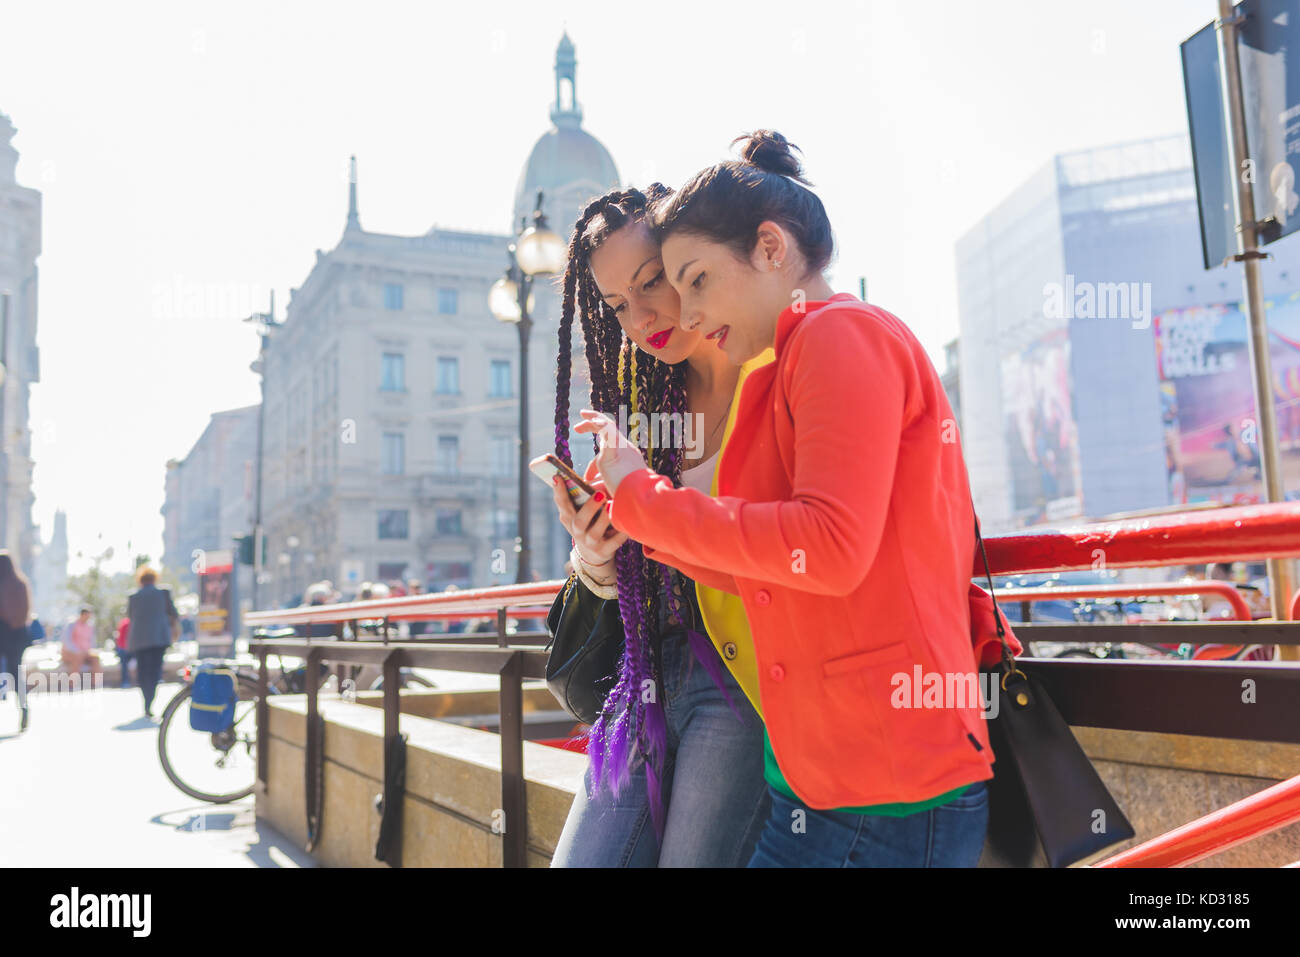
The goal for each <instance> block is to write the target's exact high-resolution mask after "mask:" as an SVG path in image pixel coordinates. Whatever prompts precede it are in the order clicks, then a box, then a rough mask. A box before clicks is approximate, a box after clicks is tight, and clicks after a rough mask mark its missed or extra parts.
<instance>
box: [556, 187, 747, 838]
mask: <svg viewBox="0 0 1300 957" xmlns="http://www.w3.org/2000/svg"><path fill="white" fill-rule="evenodd" d="M670 192H671V191H670V190H668V189H667V188H666V187H664V186H663V185H661V184H659V183H653V184H651V185H650V186H649V187H647V189H646V190H645V191H644V192H642V191H641V190H637V189H625V190H613V191H611V192H609V193H606V194H605V195H604V196H601V197H599V198H598V199H595V200H593V201H592V202H591V203H589V204H588V205H587V207H586V209H584V210H583V212H582V215H581V216H580V217H579V218H578V221H577V223H576V224H575V225H574V227H573V236H572V239H571V240H570V242H569V256H568V266H567V267H566V269H565V272H564V281H563V287H562V289H563V292H562V300H561V312H560V330H559V332H560V343H559V355H558V356H557V360H556V370H557V371H556V389H555V454H556V455H557V456H558V457H559V458H560V459H562V460H563V461H564V462H565V463H566V464H568V465H572V464H573V457H572V455H571V454H570V451H569V423H570V419H569V390H570V380H571V375H572V366H573V318H574V315H575V313H579V314H580V315H581V323H582V335H583V339H584V341H585V343H586V353H587V367H588V369H589V370H590V373H591V407H592V408H593V409H596V410H597V411H600V412H604V413H607V414H609V415H611V416H614V417H615V418H617V417H618V413H619V408H620V406H621V407H623V408H625V409H626V410H627V415H628V418H629V420H630V419H631V416H632V414H633V413H636V412H640V413H641V414H642V415H643V416H647V417H648V416H649V415H651V414H654V413H676V414H678V415H680V416H682V417H683V418H682V419H681V421H685V419H684V417H685V415H686V414H687V406H686V368H685V363H678V364H677V365H675V366H672V365H668V364H666V363H664V362H661V361H659V360H658V359H657V358H655V357H654V356H651V355H648V354H647V353H644V352H642V351H640V350H639V349H637V347H636V345H635V344H634V343H633V342H632V340H631V339H628V338H627V337H625V336H624V334H623V330H622V329H621V328H620V327H619V324H618V317H617V316H616V315H615V314H614V310H613V309H612V308H611V307H610V306H609V305H608V304H607V303H606V302H605V301H604V299H602V298H601V295H600V290H599V289H598V288H597V286H596V282H595V279H594V278H593V277H592V274H591V254H592V252H593V251H594V250H596V249H597V248H599V247H600V245H601V244H602V243H603V242H604V241H605V240H606V239H608V238H609V236H611V235H612V234H613V233H615V232H616V231H617V230H619V229H621V228H622V227H623V226H625V225H627V224H628V223H632V222H636V221H638V220H642V219H643V218H644V217H645V215H646V210H647V207H648V206H649V205H650V204H652V203H655V202H657V201H658V200H660V199H662V198H664V197H666V196H668V195H669V193H670ZM668 421H672V420H668ZM593 443H596V444H598V442H597V439H596V437H594V436H593ZM683 454H684V452H683V450H682V449H680V448H673V447H672V444H671V443H669V444H668V445H667V446H666V447H663V448H658V447H652V448H650V449H649V451H648V454H647V456H646V464H647V465H649V466H650V468H651V469H653V470H654V471H656V472H658V473H659V474H660V475H666V476H668V477H670V478H671V479H672V481H673V484H674V485H680V484H681V469H682V457H683ZM614 568H615V571H616V573H617V575H618V602H619V611H620V613H621V617H622V619H623V633H624V649H623V660H622V663H621V665H620V667H619V674H618V676H617V677H618V680H617V682H616V683H615V685H614V688H613V690H612V691H610V693H609V696H608V697H607V698H606V700H605V706H604V709H603V710H602V712H601V716H600V718H599V720H597V722H596V723H595V724H594V725H593V726H592V729H591V734H590V738H589V740H588V745H587V753H588V755H589V756H590V758H591V769H592V786H593V789H594V790H595V791H599V790H600V789H601V788H602V787H603V786H605V785H606V784H608V785H609V786H610V788H611V790H613V792H614V793H615V794H617V793H618V792H619V791H620V790H621V789H622V787H623V786H624V785H625V784H626V783H627V779H628V772H629V769H630V763H631V758H632V757H633V754H636V755H639V756H640V757H641V758H643V759H644V761H645V767H646V789H647V791H648V792H649V798H650V811H651V817H652V818H653V820H654V824H655V831H656V834H657V835H658V836H659V837H660V838H662V837H663V825H664V821H663V816H664V815H663V796H662V780H663V769H664V760H665V757H666V752H667V724H666V722H665V717H664V709H663V702H662V701H661V698H662V695H663V682H662V675H661V670H660V667H659V664H658V660H659V646H660V634H659V619H660V608H661V604H662V603H663V602H665V601H666V602H667V619H668V622H669V625H670V627H673V626H676V627H680V628H682V629H684V630H685V631H686V632H687V636H688V640H689V643H690V646H691V649H692V651H693V652H694V654H695V657H696V659H697V660H699V661H700V663H701V664H702V665H703V666H704V667H705V669H706V670H707V671H708V673H709V675H710V677H712V678H713V681H714V683H715V684H716V685H717V686H718V687H719V688H720V689H722V693H723V695H724V697H725V698H726V699H727V702H728V704H731V705H732V710H733V711H734V710H735V705H734V703H733V702H732V701H731V696H730V694H729V693H728V692H727V689H726V687H725V685H724V684H723V677H722V666H721V662H720V661H719V659H718V656H717V654H716V652H714V650H713V648H712V646H711V644H710V642H709V639H708V638H707V637H706V636H705V635H703V634H701V633H700V632H698V631H696V630H695V629H694V628H692V627H691V621H690V616H689V615H688V613H687V612H686V610H685V608H684V607H683V599H682V595H681V589H682V580H681V575H680V573H679V572H677V571H675V570H674V569H672V568H669V567H668V566H667V565H661V564H660V563H658V562H655V561H652V560H650V559H647V558H646V557H645V555H644V553H643V551H642V549H641V545H640V544H639V543H637V542H634V541H630V540H629V541H627V542H625V543H624V544H623V545H622V546H620V547H619V549H618V551H617V552H616V553H615V555H614ZM647 699H648V700H647ZM736 713H737V715H739V712H736Z"/></svg>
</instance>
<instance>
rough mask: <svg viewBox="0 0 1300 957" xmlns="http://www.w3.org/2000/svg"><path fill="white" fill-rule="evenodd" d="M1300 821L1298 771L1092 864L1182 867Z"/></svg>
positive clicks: (1099, 865) (1103, 865) (1299, 782)
mask: <svg viewBox="0 0 1300 957" xmlns="http://www.w3.org/2000/svg"><path fill="white" fill-rule="evenodd" d="M1296 821H1300V775H1297V776H1296V777H1293V778H1291V779H1290V780H1287V781H1282V782H1280V783H1278V784H1275V785H1273V786H1272V787H1271V788H1265V789H1264V790H1263V791H1260V792H1259V793H1258V794H1252V795H1251V796H1250V797H1248V798H1243V799H1242V800H1240V801H1238V802H1236V803H1235V804H1229V805H1228V806H1227V807H1225V808H1222V809H1220V810H1218V811H1215V812H1213V813H1212V814H1207V815H1205V817H1202V818H1197V819H1196V820H1195V821H1192V822H1190V823H1188V824H1184V825H1183V826H1182V827H1176V828H1174V829H1173V830H1172V831H1169V832H1168V833H1167V834H1161V835H1160V836H1159V837H1155V838H1152V839H1151V840H1149V841H1147V842H1146V843H1144V844H1139V845H1138V846H1137V847H1130V848H1129V849H1128V850H1127V851H1121V852H1120V853H1119V854H1116V855H1115V856H1114V857H1108V858H1107V859H1106V860H1104V861H1100V862H1098V863H1096V864H1094V865H1093V867H1186V866H1187V865H1188V864H1194V863H1196V862H1197V861H1199V860H1202V859H1204V858H1207V857H1210V856H1211V855H1214V854H1218V853H1220V852H1221V851H1226V850H1228V848H1230V847H1236V846H1237V845H1238V844H1241V843H1244V842H1245V841H1249V840H1250V839H1251V838H1253V837H1259V836H1260V835H1261V834H1267V833H1269V832H1270V831H1276V830H1278V829H1279V828H1283V827H1286V826H1287V825H1288V824H1293V823H1295V822H1296Z"/></svg>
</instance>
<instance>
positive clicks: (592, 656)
mask: <svg viewBox="0 0 1300 957" xmlns="http://www.w3.org/2000/svg"><path fill="white" fill-rule="evenodd" d="M546 629H547V631H549V632H550V633H551V641H550V643H549V644H548V645H547V646H546V647H547V650H548V651H549V652H550V654H549V656H548V657H547V659H546V686H547V687H548V688H550V689H551V694H553V695H555V700H556V701H558V702H559V703H560V707H562V708H563V709H564V710H565V711H566V712H568V713H569V714H570V715H572V716H573V717H574V718H576V719H577V720H579V721H581V722H582V723H583V724H594V723H595V722H596V719H597V718H599V717H600V712H601V709H602V708H603V707H604V705H605V699H606V698H607V697H608V696H609V693H610V691H611V690H612V689H613V687H614V684H615V682H616V681H617V680H618V669H619V664H620V663H621V662H622V660H623V617H622V614H621V613H620V611H619V606H618V599H617V598H610V599H604V598H598V597H597V596H595V595H593V594H592V593H591V592H590V591H588V590H587V589H586V588H585V587H584V586H583V585H582V584H581V583H580V582H579V581H578V577H577V576H576V575H570V576H569V580H568V581H567V582H566V583H565V585H564V588H562V589H561V590H560V593H559V594H558V595H556V596H555V602H554V603H553V604H552V605H551V610H550V612H549V613H548V614H547V616H546Z"/></svg>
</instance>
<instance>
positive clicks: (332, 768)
mask: <svg viewBox="0 0 1300 957" xmlns="http://www.w3.org/2000/svg"><path fill="white" fill-rule="evenodd" d="M543 690H544V689H543ZM548 694H549V693H548ZM404 697H405V696H404ZM269 705H270V711H271V722H270V731H271V755H270V758H271V762H270V763H271V768H272V770H271V781H270V782H269V789H268V793H267V794H264V795H259V796H258V799H257V800H258V814H259V816H265V817H267V818H268V819H270V820H271V821H272V823H273V824H275V825H276V826H277V827H280V828H282V829H283V830H284V831H285V833H287V834H290V835H291V836H294V837H295V838H296V839H298V840H300V841H302V840H305V837H306V834H305V820H304V808H305V799H304V784H303V771H304V753H303V748H304V741H305V726H306V711H307V702H306V698H305V697H304V696H301V695H294V696H284V697H283V698H279V697H277V698H275V699H272V700H271V701H270V702H269ZM320 708H321V714H322V716H323V717H324V718H325V719H326V722H327V723H326V729H325V767H326V785H325V787H326V798H325V808H324V818H323V820H324V822H325V823H324V825H323V829H322V839H321V845H320V847H319V848H318V852H319V853H318V857H319V859H320V860H321V862H322V863H325V864H329V865H340V864H343V863H347V864H349V865H358V864H363V863H364V864H368V863H370V861H371V860H372V859H373V850H374V839H375V837H376V836H377V834H378V821H379V817H378V815H377V814H375V813H374V810H373V798H374V795H375V794H377V793H379V792H381V791H382V790H383V787H382V783H381V781H382V775H383V760H382V745H381V742H382V737H383V712H382V711H381V710H379V709H377V708H374V707H371V706H368V705H364V704H358V703H354V702H349V701H344V700H342V699H340V698H338V697H337V696H330V695H322V696H321V699H320ZM401 729H402V732H403V733H404V734H406V735H407V736H408V738H407V768H406V789H407V799H406V806H405V808H404V821H405V823H406V825H407V826H406V828H405V832H404V837H403V860H404V863H409V864H410V865H411V866H419V864H424V865H434V864H447V863H454V864H458V865H461V866H464V865H470V866H478V865H481V864H484V863H486V865H487V866H497V865H499V864H500V860H501V850H500V849H501V846H502V841H501V838H500V837H499V835H496V834H493V833H492V831H491V828H492V826H493V824H494V823H495V822H496V821H498V820H499V814H497V812H498V811H499V808H500V804H501V776H500V761H501V742H500V738H499V737H498V736H497V735H495V734H491V733H489V732H485V731H479V730H476V729H473V728H465V727H461V726H459V725H454V724H448V723H445V722H441V721H436V720H433V719H429V718H422V717H417V716H413V715H403V717H402V720H401ZM523 748H524V774H525V779H526V781H527V788H526V792H527V797H526V808H527V811H526V813H527V817H528V821H527V827H528V840H527V843H528V846H529V859H530V863H532V864H538V865H542V866H544V865H545V864H547V863H549V859H550V854H551V853H552V852H553V851H554V849H555V844H556V842H557V841H558V840H559V835H560V831H561V829H562V828H563V825H564V819H565V817H566V816H567V813H568V810H569V806H570V805H571V804H572V802H573V796H574V794H575V793H576V791H577V788H579V787H581V786H582V778H583V773H584V772H585V770H586V757H585V756H584V755H581V754H577V753H574V752H569V751H562V750H560V749H558V748H552V747H548V746H546V745H540V744H535V743H533V742H529V741H525V742H524V746H523ZM331 791H333V792H334V794H335V796H334V798H331V796H330V792H331ZM336 802H341V803H336ZM358 814H361V815H364V816H365V817H366V820H367V824H366V827H365V828H364V833H362V831H361V829H360V827H359V825H360V821H358V820H357V815H358ZM429 815H434V817H429ZM340 817H342V818H343V819H345V820H348V819H350V820H351V822H352V823H351V824H350V825H348V826H347V829H346V830H344V831H342V832H340V831H339V820H340ZM331 820H332V821H333V822H334V836H333V837H332V838H331V837H330V836H329V835H328V834H327V833H326V832H327V831H329V829H330V821H331ZM508 823H509V822H507V824H508ZM467 829H468V830H467ZM471 831H473V832H477V836H476V834H473V833H471ZM372 832H373V833H372ZM429 840H433V843H432V844H427V842H428V841H429ZM484 842H486V843H484ZM327 843H328V844H330V847H329V848H326V844H327ZM336 845H337V846H336ZM426 845H427V846H426ZM484 853H486V854H487V857H486V858H484V857H483V854H484ZM462 858H467V859H464V860H463V859H462ZM417 862H419V864H417Z"/></svg>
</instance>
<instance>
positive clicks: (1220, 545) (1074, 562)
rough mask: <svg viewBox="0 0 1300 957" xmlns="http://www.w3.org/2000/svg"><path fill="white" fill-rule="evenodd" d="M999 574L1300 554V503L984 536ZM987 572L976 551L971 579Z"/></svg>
mask: <svg viewBox="0 0 1300 957" xmlns="http://www.w3.org/2000/svg"><path fill="white" fill-rule="evenodd" d="M984 547H985V549H986V550H987V552H988V556H989V567H990V569H991V570H992V572H993V574H995V575H1009V574H1019V573H1023V572H1057V571H1076V570H1082V569H1090V568H1095V567H1097V566H1098V564H1102V565H1104V567H1106V568H1152V567H1155V566H1157V565H1203V564H1207V563H1209V562H1232V561H1263V560H1264V559H1266V558H1296V557H1300V503H1297V502H1282V503H1275V504H1269V505H1243V506H1238V507H1236V508H1221V509H1214V510H1210V511H1202V512H1188V513H1179V514H1174V515H1160V516H1154V517H1150V518H1134V519H1129V520H1127V521H1122V522H1101V523H1098V524H1095V525H1078V526H1074V527H1069V528H1063V529H1060V530H1053V531H1045V532H1030V533H1028V534H1024V535H1003V536H994V537H992V538H986V539H984ZM983 574H984V565H983V562H982V561H981V560H980V556H979V551H978V550H977V551H976V553H975V563H974V567H973V569H972V571H971V577H973V578H979V577H981V576H983Z"/></svg>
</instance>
